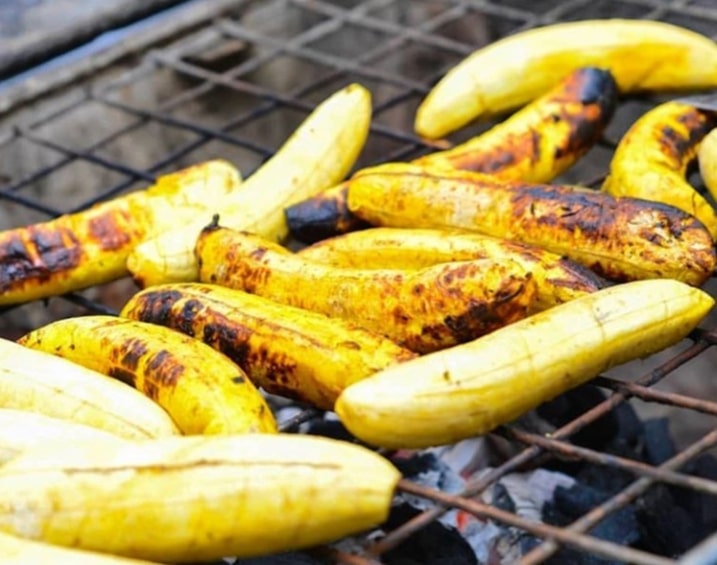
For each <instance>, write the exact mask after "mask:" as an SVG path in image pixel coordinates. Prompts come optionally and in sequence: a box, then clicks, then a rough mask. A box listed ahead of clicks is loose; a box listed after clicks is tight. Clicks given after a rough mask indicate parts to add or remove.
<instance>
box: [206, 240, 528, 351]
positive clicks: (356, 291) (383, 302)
mask: <svg viewBox="0 0 717 565" xmlns="http://www.w3.org/2000/svg"><path fill="white" fill-rule="evenodd" d="M197 258H198V260H199V277H200V279H201V280H202V282H208V283H212V284H219V285H222V286H228V287H231V288H236V289H239V290H244V291H246V292H251V293H253V294H258V295H259V296H264V297H266V298H270V299H271V300H275V301H276V302H281V303H283V304H288V305H290V306H296V307H299V308H305V309H307V310H313V311H315V312H320V313H322V314H325V315H327V316H331V317H336V318H343V319H345V320H348V321H349V322H353V323H355V324H356V325H358V326H361V327H363V328H365V329H367V330H369V331H373V332H376V333H379V334H382V335H385V336H386V337H388V338H389V339H392V340H394V341H395V342H396V343H398V344H399V345H402V346H403V347H406V348H408V349H410V350H412V351H416V352H419V353H425V352H427V351H433V350H436V349H441V348H443V347H448V346H450V345H454V344H456V343H460V342H463V341H467V340H470V339H473V338H475V337H477V336H479V335H483V334H485V333H488V332H491V331H493V330H495V329H496V328H499V327H502V326H504V325H506V324H509V323H511V322H513V321H515V320H519V319H521V318H523V317H524V316H525V315H526V313H527V311H528V308H529V307H530V306H531V305H532V303H533V301H534V299H535V293H536V289H535V281H533V279H532V276H531V275H530V273H527V272H526V271H525V270H524V269H523V268H522V267H521V266H520V265H518V264H517V263H516V262H515V261H510V260H502V261H493V260H477V261H463V262H456V263H445V264H443V265H436V266H434V267H429V268H426V269H421V270H418V271H401V270H394V269H382V270H362V269H336V268H333V267H327V266H325V265H321V264H318V263H314V262H312V261H308V260H305V259H302V258H301V257H299V256H297V255H294V254H292V253H289V252H288V251H287V250H285V249H284V248H282V247H281V246H279V245H278V244H273V243H271V242H268V241H266V240H264V239H262V238H260V237H258V236H255V235H252V234H249V233H246V232H238V231H235V230H231V229H229V228H222V227H218V226H210V227H207V228H206V229H204V230H203V231H202V234H201V235H200V236H199V240H198V241H197Z"/></svg>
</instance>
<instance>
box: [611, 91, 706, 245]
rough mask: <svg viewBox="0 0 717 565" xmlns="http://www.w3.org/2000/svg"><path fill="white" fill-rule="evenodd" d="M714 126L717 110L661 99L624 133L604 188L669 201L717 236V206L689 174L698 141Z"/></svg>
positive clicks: (634, 195)
mask: <svg viewBox="0 0 717 565" xmlns="http://www.w3.org/2000/svg"><path fill="white" fill-rule="evenodd" d="M715 126H717V113H713V112H706V111H702V110H698V109H697V108H695V107H694V106H690V105H688V104H682V103H679V102H667V103H665V104H660V105H659V106H657V107H656V108H653V109H652V110H650V111H649V112H647V113H646V114H644V115H643V116H642V117H641V118H640V119H638V120H637V121H636V122H635V123H634V124H633V125H632V127H631V128H630V129H629V130H628V131H627V133H626V134H625V135H624V136H623V138H622V140H621V141H620V143H619V144H618V146H617V149H616V150H615V155H614V157H613V160H612V162H611V163H610V175H609V176H608V178H607V179H606V180H605V183H604V184H603V190H605V191H606V192H608V193H609V194H612V195H613V196H631V197H633V198H643V199H645V200H652V201H654V202H662V203H663V204H670V205H671V206H674V207H676V208H679V209H680V210H683V211H685V212H687V213H688V214H692V215H693V216H694V217H696V218H697V219H698V220H700V221H701V222H702V223H703V224H704V225H705V227H706V228H707V229H708V230H709V232H710V234H711V235H712V237H713V238H717V214H715V210H714V208H713V207H712V205H711V204H710V203H709V202H707V200H705V198H704V197H703V196H702V195H701V194H699V193H698V192H697V191H696V190H695V189H694V188H693V187H692V186H690V184H689V183H688V182H687V180H686V178H685V176H686V174H687V167H688V166H689V165H690V164H691V163H692V162H693V161H694V160H695V159H696V158H697V154H698V151H699V148H700V143H701V142H702V140H703V139H704V137H705V136H706V135H707V134H708V133H709V132H710V130H712V129H713V128H714V127H715Z"/></svg>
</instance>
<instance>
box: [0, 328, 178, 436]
mask: <svg viewBox="0 0 717 565" xmlns="http://www.w3.org/2000/svg"><path fill="white" fill-rule="evenodd" d="M0 407H2V408H14V409H17V410H28V411H32V412H38V413H41V414H45V415H46V416H52V417H55V418H61V419H63V420H70V421H72V422H76V423H78V424H84V425H87V426H92V427H95V428H98V429H100V430H104V431H106V432H109V433H112V434H115V435H117V436H120V437H124V438H129V439H146V438H152V437H162V436H167V435H174V434H177V433H178V430H177V427H176V426H175V424H174V422H173V421H172V419H171V418H170V417H169V415H168V414H167V413H166V412H165V411H164V410H163V409H162V408H160V407H159V406H157V405H156V404H155V403H154V402H152V401H151V400H149V399H148V398H146V397H145V396H144V395H143V394H141V393H139V392H137V391H136V390H134V389H132V388H130V387H128V386H127V385H124V384H122V383H119V382H117V381H115V380H113V379H110V378H107V377H106V376H105V375H102V374H100V373H98V372H95V371H91V370H89V369H86V368H85V367H82V366H81V365H78V364H76V363H71V362H70V361H66V360H65V359H60V358H59V357H55V356H54V355H50V354H48V353H44V352H42V351H34V350H32V349H28V348H27V347H23V346H21V345H19V344H17V343H15V342H13V341H9V340H6V339H0Z"/></svg>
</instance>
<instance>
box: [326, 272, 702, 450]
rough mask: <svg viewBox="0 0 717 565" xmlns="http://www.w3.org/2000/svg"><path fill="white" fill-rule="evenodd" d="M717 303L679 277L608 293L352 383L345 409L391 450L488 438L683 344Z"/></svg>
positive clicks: (365, 436) (359, 429)
mask: <svg viewBox="0 0 717 565" xmlns="http://www.w3.org/2000/svg"><path fill="white" fill-rule="evenodd" d="M713 304H714V300H713V299H712V298H711V297H710V296H709V295H708V294H707V293H705V292H703V291H701V290H699V289H696V288H693V287H691V286H689V285H687V284H684V283H680V282H678V281H674V280H670V279H660V280H646V281H636V282H630V283H624V284H621V285H616V286H613V287H610V288H606V289H602V290H599V291H598V292H595V293H593V294H590V295H586V296H583V297H581V298H577V299H575V300H573V301H571V302H568V303H566V304H561V305H560V306H556V307H555V308H552V309H550V310H547V311H545V312H541V313H539V314H535V315H534V316H531V317H529V318H526V319H525V320H521V321H519V322H516V323H514V324H512V325H511V326H508V327H506V328H503V329H501V330H497V331H495V332H493V333H492V334H490V335H487V336H485V337H482V338H480V339H477V340H475V341H472V342H470V343H466V344H463V345H459V346H456V347H452V348H450V349H446V350H444V351H439V352H437V353H433V354H430V355H426V356H424V357H421V358H419V359H415V360H412V361H407V362H406V363H402V364H401V365H397V366H395V367H389V368H388V369H386V370H384V371H382V372H380V373H378V374H376V375H375V376H373V377H371V378H370V379H366V380H364V381H361V382H359V383H356V384H354V385H351V386H350V387H348V388H347V389H346V390H345V391H344V392H343V393H342V394H341V396H339V399H338V401H337V403H336V412H337V414H338V415H339V417H340V418H341V421H342V422H343V424H344V425H345V426H346V427H347V428H348V429H349V430H350V431H351V432H352V433H353V434H354V435H355V436H356V437H357V438H359V439H361V440H363V441H365V442H368V443H370V444H373V445H379V446H383V447H390V448H399V447H400V448H404V447H412V448H418V447H428V446H432V445H438V444H445V443H451V442H455V441H458V440H461V439H464V438H468V437H471V436H476V435H480V434H484V433H487V432H489V431H490V430H492V429H493V428H495V427H496V426H498V425H500V424H505V423H508V422H511V421H513V420H515V419H516V418H518V417H519V416H521V415H522V414H524V413H525V412H527V411H529V410H531V409H533V408H535V407H537V406H538V405H540V404H541V403H543V402H546V401H548V400H550V399H552V398H554V397H555V396H557V395H559V394H561V393H563V392H565V391H567V390H569V389H571V388H573V387H575V386H578V385H580V384H582V383H585V382H586V381H588V380H589V379H592V378H593V377H595V376H597V375H598V374H599V373H600V372H602V371H605V370H607V369H608V368H610V367H613V366H615V365H619V364H621V363H626V362H627V361H630V360H633V359H638V358H641V357H646V356H648V355H650V354H652V353H655V352H658V351H660V350H662V349H664V348H666V347H668V346H670V345H674V344H676V343H677V342H679V341H680V340H681V339H682V338H684V337H685V336H686V335H687V334H688V333H689V332H690V331H691V330H692V329H693V328H695V326H696V325H697V324H698V323H699V322H700V320H702V319H703V318H704V316H705V315H707V313H708V312H709V310H710V309H711V308H712V306H713ZM399 422H400V425H398V423H399Z"/></svg>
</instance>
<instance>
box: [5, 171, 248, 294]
mask: <svg viewBox="0 0 717 565" xmlns="http://www.w3.org/2000/svg"><path fill="white" fill-rule="evenodd" d="M240 182H241V179H240V176H239V173H238V171H237V170H236V169H235V168H234V167H233V166H231V165H230V164H229V163H226V162H224V161H209V162H206V163H203V164H201V165H196V166H194V167H189V168H188V169H184V170H182V171H179V172H177V173H174V174H170V175H166V176H163V177H160V178H159V179H158V180H157V183H156V184H155V185H153V186H152V187H150V188H148V189H147V190H144V191H137V192H132V193H130V194H127V195H125V196H121V197H118V198H115V199H113V200H110V201H107V202H103V203H101V204H97V205H95V206H93V207H92V208H90V209H88V210H85V211H82V212H77V213H75V214H68V215H64V216H60V217H58V218H55V219H54V220H50V221H48V222H44V223H40V224H34V225H30V226H27V227H22V228H16V229H11V230H6V231H3V232H0V305H3V304H14V303H21V302H28V301H31V300H36V299H38V298H46V297H49V296H56V295H59V294H64V293H66V292H70V291H74V290H80V289H83V288H87V287H90V286H93V285H96V284H102V283H106V282H109V281H112V280H115V279H118V278H121V277H123V276H125V275H127V268H126V265H125V263H126V261H127V255H128V254H129V252H130V250H131V249H132V248H133V247H134V246H135V245H137V244H138V243H139V242H140V241H142V240H144V239H146V238H148V237H152V236H154V235H156V234H158V233H162V232H163V231H166V230H168V229H171V228H173V227H174V226H176V225H177V224H183V223H186V222H188V221H192V220H194V219H195V218H196V217H197V215H201V213H202V212H203V211H204V212H206V211H207V210H209V212H208V213H209V217H210V218H211V214H212V210H213V208H212V207H211V206H210V203H211V202H212V201H216V200H221V199H222V198H225V197H227V196H228V195H230V194H232V193H234V192H237V191H238V187H239V186H240Z"/></svg>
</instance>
